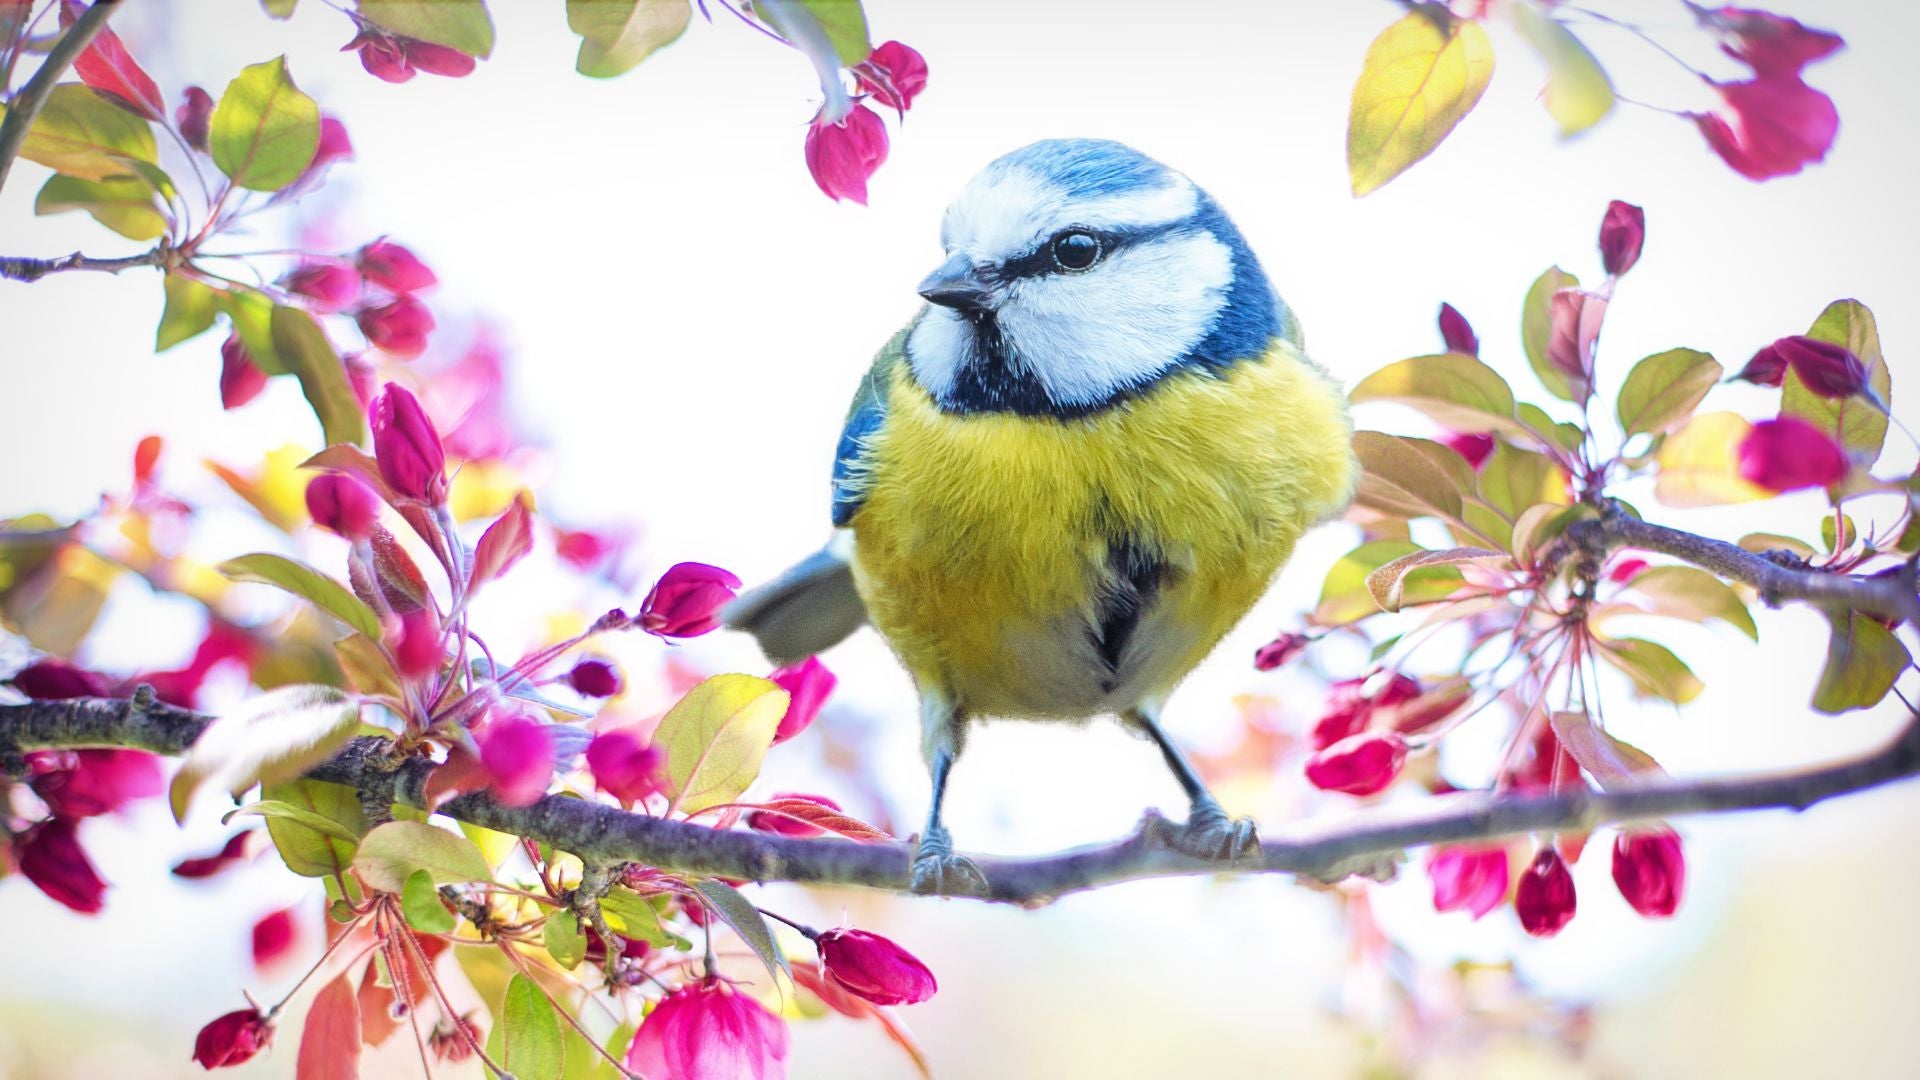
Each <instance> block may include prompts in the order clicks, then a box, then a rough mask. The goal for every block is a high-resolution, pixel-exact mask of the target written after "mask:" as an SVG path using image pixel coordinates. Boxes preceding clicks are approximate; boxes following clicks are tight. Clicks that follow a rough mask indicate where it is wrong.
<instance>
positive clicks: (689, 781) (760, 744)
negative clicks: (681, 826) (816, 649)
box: [653, 675, 788, 814]
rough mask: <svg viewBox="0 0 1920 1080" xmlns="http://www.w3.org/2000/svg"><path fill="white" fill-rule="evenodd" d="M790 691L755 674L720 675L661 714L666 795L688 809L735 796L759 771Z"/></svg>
mask: <svg viewBox="0 0 1920 1080" xmlns="http://www.w3.org/2000/svg"><path fill="white" fill-rule="evenodd" d="M787 703H788V696H787V692H786V691H785V690H782V689H780V687H779V686H777V685H775V684H774V683H773V682H771V681H769V680H767V679H762V678H758V677H756V676H753V675H715V676H714V677H713V678H711V679H708V680H707V681H706V682H703V683H701V684H700V685H699V686H696V687H694V688H693V689H692V690H689V691H688V692H687V696H686V697H683V698H681V699H680V702H679V704H677V705H675V706H674V707H673V708H671V709H669V710H667V715H665V716H663V717H661V718H660V726H659V727H658V728H657V729H655V731H654V733H653V742H654V745H656V746H659V747H662V748H664V749H665V750H666V752H667V795H668V798H669V800H670V802H671V803H672V807H673V808H674V809H678V810H682V811H684V812H686V813H689V814H691V813H694V812H697V811H700V810H704V809H706V808H707V807H709V806H718V805H719V804H721V803H724V802H732V801H733V800H734V799H737V798H739V797H740V794H741V793H742V792H744V791H746V790H747V785H748V784H751V783H753V779H754V777H755V776H758V775H759V773H760V762H761V759H762V758H764V757H765V756H766V753H767V747H769V746H771V745H772V744H773V733H774V731H775V729H777V728H778V727H779V726H780V718H781V717H782V716H784V715H786V712H787Z"/></svg>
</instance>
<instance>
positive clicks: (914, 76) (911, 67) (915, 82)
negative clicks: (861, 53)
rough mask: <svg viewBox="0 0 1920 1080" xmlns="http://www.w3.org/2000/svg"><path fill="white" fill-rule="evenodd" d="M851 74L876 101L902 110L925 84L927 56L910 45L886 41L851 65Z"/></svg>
mask: <svg viewBox="0 0 1920 1080" xmlns="http://www.w3.org/2000/svg"><path fill="white" fill-rule="evenodd" d="M853 76H854V78H855V79H856V80H858V81H859V83H860V89H861V90H862V91H863V92H865V93H868V94H872V95H873V99H874V100H875V101H878V102H879V103H880V104H882V105H885V106H887V107H888V108H890V109H897V110H899V111H900V112H905V111H907V110H908V109H911V108H913V99H914V98H916V97H919V96H920V91H922V90H924V89H926V87H927V58H926V57H924V56H921V55H920V53H919V51H918V50H916V49H914V48H913V46H911V45H903V44H901V43H900V42H898V41H889V42H887V43H885V44H884V45H881V46H879V47H877V48H875V49H874V50H873V52H872V53H870V54H869V55H868V56H867V58H866V59H865V60H864V61H862V62H860V63H859V64H856V65H854V68H853Z"/></svg>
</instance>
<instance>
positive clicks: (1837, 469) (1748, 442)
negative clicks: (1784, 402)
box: [1739, 416, 1848, 491]
mask: <svg viewBox="0 0 1920 1080" xmlns="http://www.w3.org/2000/svg"><path fill="white" fill-rule="evenodd" d="M1739 454H1740V475H1741V476H1742V477H1743V478H1744V479H1746V480H1747V481H1748V482H1749V483H1752V484H1757V485H1759V486H1760V487H1763V488H1766V489H1768V490H1770V491H1797V490H1799V489H1801V488H1810V487H1831V486H1832V485H1834V484H1837V483H1839V482H1840V481H1841V480H1842V479H1844V478H1845V477H1846V475H1847V470H1848V463H1847V452H1846V451H1845V450H1844V449H1842V448H1841V446H1840V444H1839V443H1837V442H1835V441H1833V437H1832V436H1830V435H1828V434H1827V433H1826V432H1824V431H1822V430H1820V429H1819V428H1817V427H1814V426H1813V425H1812V424H1809V423H1808V422H1806V421H1805V420H1802V419H1800V418H1799V417H1797V416H1782V417H1779V418H1777V419H1773V420H1762V421H1760V422H1759V423H1757V424H1755V425H1753V430H1752V431H1749V432H1748V433H1747V437H1746V438H1744V439H1742V440H1740V450H1739Z"/></svg>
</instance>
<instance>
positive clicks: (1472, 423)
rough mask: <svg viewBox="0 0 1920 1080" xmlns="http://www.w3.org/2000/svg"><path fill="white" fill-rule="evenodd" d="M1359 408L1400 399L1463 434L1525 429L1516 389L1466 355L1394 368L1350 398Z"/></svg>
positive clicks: (1371, 379) (1426, 358) (1433, 358)
mask: <svg viewBox="0 0 1920 1080" xmlns="http://www.w3.org/2000/svg"><path fill="white" fill-rule="evenodd" d="M1347 397H1348V399H1349V400H1350V401H1352V402H1353V403H1354V404H1356V405H1358V404H1361V403H1363V402H1368V401H1394V402H1398V403H1400V404H1402V405H1408V406H1411V407H1413V408H1415V409H1418V410H1420V411H1421V412H1423V413H1425V414H1426V415H1428V416H1430V417H1432V418H1433V419H1434V420H1436V421H1438V422H1439V423H1441V424H1442V425H1444V426H1446V427H1448V428H1450V429H1452V430H1454V431H1459V432H1469V433H1474V432H1487V431H1506V432H1520V431H1522V430H1524V429H1523V428H1522V427H1521V426H1520V422H1519V421H1518V420H1516V419H1514V415H1513V389H1512V388H1511V387H1509V386H1508V385H1507V380H1505V379H1503V378H1501V377H1500V373H1499V372H1497V371H1495V370H1493V369H1492V368H1490V367H1488V366H1487V365H1485V364H1483V363H1481V362H1480V361H1479V360H1477V359H1475V358H1473V357H1471V356H1468V355H1466V354H1465V353H1440V354H1439V355H1436V356H1416V357H1414V358H1412V359H1410V360H1401V361H1399V362H1398V363H1393V364H1388V365H1387V366H1386V367H1383V368H1381V369H1380V370H1378V371H1376V372H1374V373H1373V374H1371V375H1369V376H1367V377H1366V378H1364V379H1362V380H1360V385H1358V386H1356V387H1354V388H1353V392H1352V393H1351V394H1349V395H1347Z"/></svg>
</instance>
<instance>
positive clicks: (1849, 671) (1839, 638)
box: [1813, 611, 1913, 713]
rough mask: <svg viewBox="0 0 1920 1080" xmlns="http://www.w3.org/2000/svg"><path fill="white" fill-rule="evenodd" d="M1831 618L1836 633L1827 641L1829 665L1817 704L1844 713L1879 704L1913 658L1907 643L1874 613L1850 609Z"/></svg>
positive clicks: (1822, 675) (1818, 689)
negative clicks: (1875, 616)
mask: <svg viewBox="0 0 1920 1080" xmlns="http://www.w3.org/2000/svg"><path fill="white" fill-rule="evenodd" d="M1827 619H1828V621H1829V622H1830V623H1832V624H1833V637H1832V639H1831V640H1830V641H1829V642H1828V643H1827V666H1826V667H1825V668H1824V669H1822V670H1821V672H1820V685H1819V686H1818V687H1816V688H1815V689H1814V691H1813V707H1814V708H1815V709H1818V710H1819V711H1821V712H1823V713H1843V712H1846V711H1847V710H1849V709H1864V708H1866V707H1868V706H1869V705H1877V704H1879V703H1880V700H1881V699H1882V698H1884V697H1886V696H1887V692H1888V691H1889V690H1892V689H1893V683H1894V680H1895V679H1898V678H1899V677H1900V673H1901V672H1903V671H1905V670H1906V669H1907V665H1908V664H1910V663H1912V662H1913V658H1912V656H1910V655H1909V654H1908V653H1907V647H1906V646H1905V645H1903V644H1901V642H1900V639H1899V638H1898V637H1895V636H1894V633H1893V631H1891V630H1889V629H1887V628H1886V627H1885V626H1882V625H1881V624H1880V623H1879V621H1878V620H1876V619H1874V618H1873V617H1872V616H1869V615H1862V614H1860V613H1858V612H1854V611H1848V612H1844V613H1838V614H1830V615H1828V616H1827Z"/></svg>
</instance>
